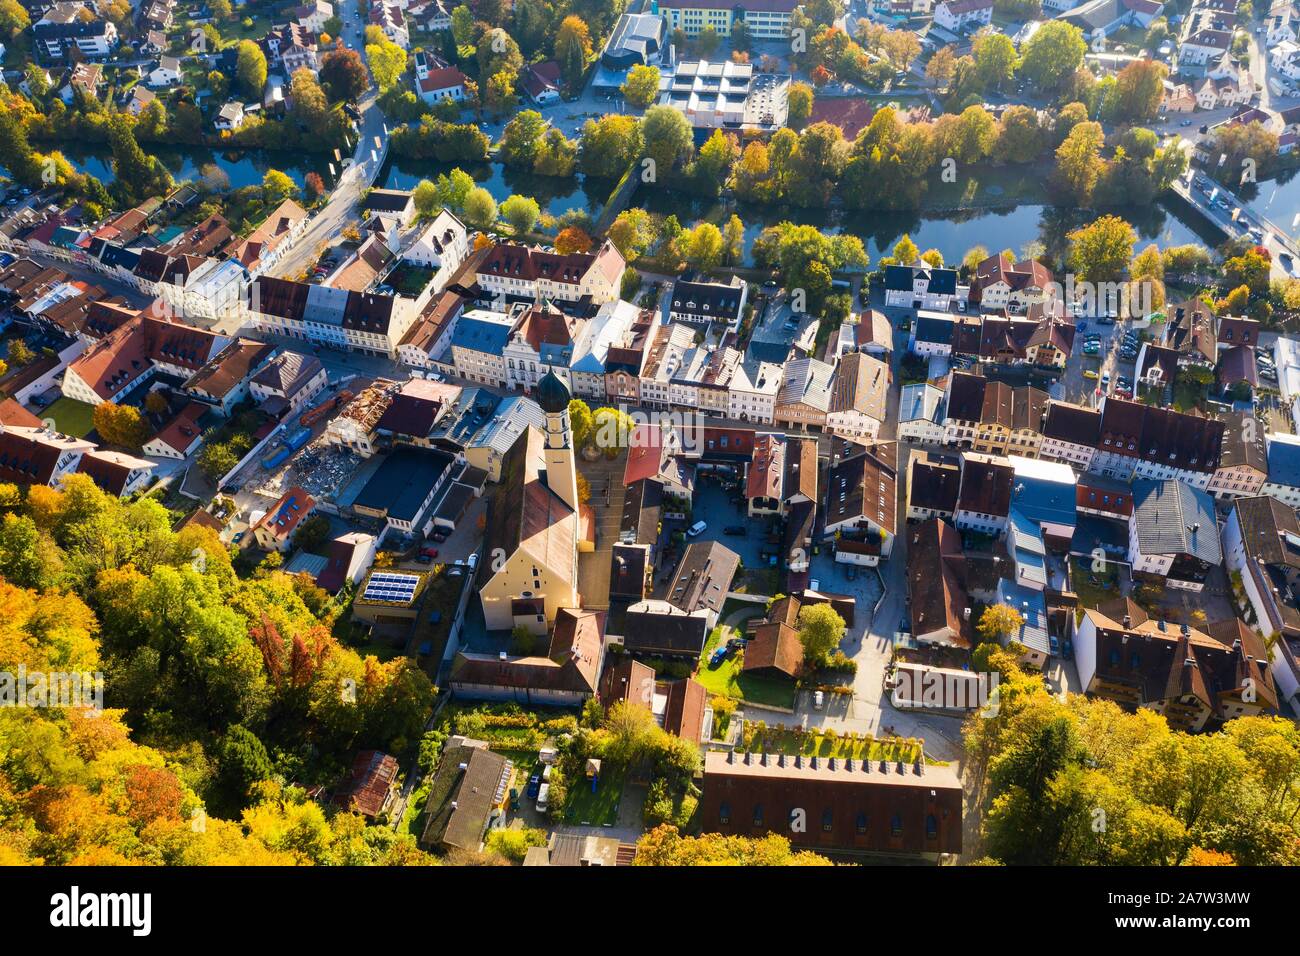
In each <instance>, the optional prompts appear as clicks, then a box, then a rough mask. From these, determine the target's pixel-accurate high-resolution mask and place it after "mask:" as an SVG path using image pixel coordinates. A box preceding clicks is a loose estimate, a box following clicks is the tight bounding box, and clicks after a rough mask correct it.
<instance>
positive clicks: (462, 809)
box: [420, 737, 514, 852]
mask: <svg viewBox="0 0 1300 956" xmlns="http://www.w3.org/2000/svg"><path fill="white" fill-rule="evenodd" d="M513 776H514V765H513V764H512V763H511V762H510V761H509V760H507V759H506V758H505V757H503V756H501V755H500V754H498V753H496V752H495V751H493V750H490V749H488V746H487V744H485V743H483V742H482V741H471V740H466V739H465V738H463V737H453V738H451V739H450V740H448V741H447V746H446V747H444V748H443V751H442V759H441V760H439V761H438V768H437V770H435V771H434V774H433V780H432V782H431V783H430V785H429V797H428V800H427V801H426V802H425V805H424V819H425V825H424V833H423V834H421V836H420V845H421V846H423V847H425V848H427V849H431V850H441V851H443V852H450V851H452V850H464V851H467V852H476V851H478V850H479V849H480V848H481V847H482V845H483V834H485V833H486V832H487V828H488V823H490V822H491V820H492V818H493V817H494V816H495V815H497V814H498V813H504V812H505V805H506V801H507V798H508V797H509V788H510V780H511V778H512V777H513Z"/></svg>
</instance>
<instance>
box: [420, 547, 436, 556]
mask: <svg viewBox="0 0 1300 956" xmlns="http://www.w3.org/2000/svg"><path fill="white" fill-rule="evenodd" d="M420 556H421V557H424V558H436V557H437V556H438V549H437V548H421V549H420Z"/></svg>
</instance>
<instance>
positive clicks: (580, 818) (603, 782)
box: [564, 762, 624, 826]
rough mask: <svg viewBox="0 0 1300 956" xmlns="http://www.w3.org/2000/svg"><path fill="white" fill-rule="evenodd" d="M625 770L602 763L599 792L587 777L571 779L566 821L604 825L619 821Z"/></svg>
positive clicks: (566, 806)
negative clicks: (592, 786)
mask: <svg viewBox="0 0 1300 956" xmlns="http://www.w3.org/2000/svg"><path fill="white" fill-rule="evenodd" d="M623 773H624V772H623V770H622V768H618V769H614V768H611V767H610V765H609V763H608V762H605V763H603V764H602V765H601V769H600V781H599V782H598V783H597V784H596V792H595V793H592V792H591V781H590V780H588V779H587V778H585V777H584V778H582V779H581V780H572V781H569V784H568V786H569V802H568V803H567V804H566V805H565V807H564V820H565V822H566V823H579V824H582V825H584V826H605V825H610V826H613V825H614V824H616V823H618V805H619V803H620V802H621V800H622V799H623Z"/></svg>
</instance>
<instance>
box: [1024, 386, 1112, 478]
mask: <svg viewBox="0 0 1300 956" xmlns="http://www.w3.org/2000/svg"><path fill="white" fill-rule="evenodd" d="M1100 435H1101V412H1099V411H1097V410H1096V409H1094V408H1085V407H1084V406H1082V405H1070V404H1068V403H1067V402H1056V401H1050V402H1048V403H1047V417H1046V418H1044V419H1043V443H1042V445H1041V447H1040V448H1039V456H1040V457H1042V458H1045V459H1048V460H1050V461H1063V462H1066V463H1067V464H1069V465H1073V466H1074V467H1075V468H1077V469H1078V470H1080V471H1087V470H1088V466H1089V465H1090V464H1091V463H1092V456H1093V455H1095V454H1096V453H1097V441H1098V439H1099V437H1100Z"/></svg>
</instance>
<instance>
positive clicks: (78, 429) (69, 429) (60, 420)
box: [40, 397, 95, 438]
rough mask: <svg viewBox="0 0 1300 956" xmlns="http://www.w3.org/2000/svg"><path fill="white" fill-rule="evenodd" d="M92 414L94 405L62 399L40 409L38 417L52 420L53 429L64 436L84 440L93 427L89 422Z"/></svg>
mask: <svg viewBox="0 0 1300 956" xmlns="http://www.w3.org/2000/svg"><path fill="white" fill-rule="evenodd" d="M94 413H95V406H94V405H87V404H86V403H85V402H78V401H76V400H75V399H71V398H67V397H64V398H60V399H58V400H57V401H56V402H54V403H53V404H52V405H48V406H47V407H45V408H43V409H41V410H40V417H41V418H53V419H54V427H55V428H57V429H58V430H59V431H61V432H63V433H64V434H66V435H72V436H73V437H74V438H84V437H85V436H86V434H87V433H88V432H89V431H90V430H91V429H92V428H93V427H94V423H93V422H92V420H91V419H92V416H93V415H94Z"/></svg>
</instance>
